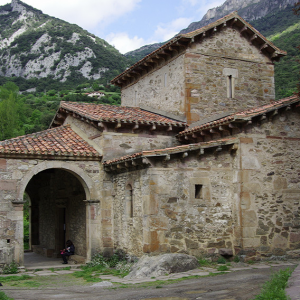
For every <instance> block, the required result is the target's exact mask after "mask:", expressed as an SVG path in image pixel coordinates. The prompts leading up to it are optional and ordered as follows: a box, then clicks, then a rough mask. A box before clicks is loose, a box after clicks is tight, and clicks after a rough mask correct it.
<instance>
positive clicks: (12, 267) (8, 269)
mask: <svg viewBox="0 0 300 300" xmlns="http://www.w3.org/2000/svg"><path fill="white" fill-rule="evenodd" d="M2 273H3V274H17V273H18V264H17V263H16V262H15V261H12V262H11V263H10V264H6V265H5V266H4V267H3V269H2Z"/></svg>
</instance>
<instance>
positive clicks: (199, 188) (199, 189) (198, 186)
mask: <svg viewBox="0 0 300 300" xmlns="http://www.w3.org/2000/svg"><path fill="white" fill-rule="evenodd" d="M202 187H203V186H202V184H195V199H201V198H202Z"/></svg>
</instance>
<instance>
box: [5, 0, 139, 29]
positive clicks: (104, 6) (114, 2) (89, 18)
mask: <svg viewBox="0 0 300 300" xmlns="http://www.w3.org/2000/svg"><path fill="white" fill-rule="evenodd" d="M8 1H9V0H5V1H3V0H1V1H0V3H2V2H8ZM22 1H23V2H25V3H27V4H28V5H31V6H33V7H35V8H37V9H40V10H42V11H43V13H46V14H48V15H50V16H55V17H57V18H60V19H62V20H65V21H67V22H69V23H75V24H77V25H79V26H80V27H82V28H84V29H87V30H92V29H93V28H95V27H96V26H97V25H102V26H106V25H107V24H109V23H112V22H114V21H115V20H116V19H118V18H120V17H121V16H123V15H124V14H126V13H128V12H130V11H132V10H134V9H135V8H136V6H137V4H138V3H139V2H140V1H141V0H101V1H99V0H85V1H82V0H22ZM3 4H5V3H3ZM0 5H2V4H0Z"/></svg>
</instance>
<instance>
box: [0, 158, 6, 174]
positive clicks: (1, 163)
mask: <svg viewBox="0 0 300 300" xmlns="http://www.w3.org/2000/svg"><path fill="white" fill-rule="evenodd" d="M0 170H4V171H5V170H6V159H2V158H0Z"/></svg>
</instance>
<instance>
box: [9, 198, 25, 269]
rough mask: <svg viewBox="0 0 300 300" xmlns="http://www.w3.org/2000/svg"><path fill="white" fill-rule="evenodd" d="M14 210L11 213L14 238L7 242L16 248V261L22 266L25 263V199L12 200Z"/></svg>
mask: <svg viewBox="0 0 300 300" xmlns="http://www.w3.org/2000/svg"><path fill="white" fill-rule="evenodd" d="M11 203H12V206H13V210H12V211H11V213H10V217H11V221H12V226H11V229H10V231H11V232H10V233H11V234H10V235H11V236H12V239H7V244H11V247H13V248H14V259H13V260H14V261H15V262H16V263H18V264H19V265H20V266H22V265H23V264H24V233H23V207H24V203H25V201H23V200H20V199H16V200H12V201H11Z"/></svg>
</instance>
